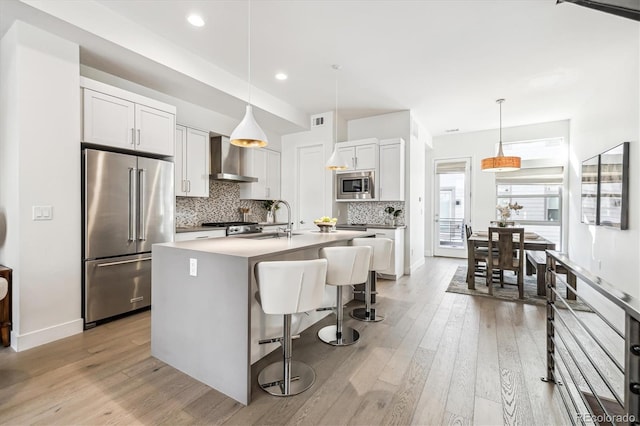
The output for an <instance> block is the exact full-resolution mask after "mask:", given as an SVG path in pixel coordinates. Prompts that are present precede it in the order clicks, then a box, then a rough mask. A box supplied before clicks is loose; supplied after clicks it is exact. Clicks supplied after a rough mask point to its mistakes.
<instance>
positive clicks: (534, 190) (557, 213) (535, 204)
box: [496, 138, 566, 250]
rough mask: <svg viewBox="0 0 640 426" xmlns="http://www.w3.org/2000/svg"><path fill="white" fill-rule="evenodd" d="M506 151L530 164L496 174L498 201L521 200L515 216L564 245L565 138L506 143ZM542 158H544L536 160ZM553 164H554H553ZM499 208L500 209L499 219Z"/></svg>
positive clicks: (512, 217)
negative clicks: (519, 208) (512, 170)
mask: <svg viewBox="0 0 640 426" xmlns="http://www.w3.org/2000/svg"><path fill="white" fill-rule="evenodd" d="M507 146H508V148H507ZM504 153H505V155H518V156H520V157H521V158H522V159H523V166H524V164H525V161H524V160H533V161H529V163H528V164H538V165H545V167H528V168H527V167H523V168H521V169H520V170H517V171H514V172H506V173H497V174H496V194H497V203H496V204H497V205H506V204H509V203H515V202H517V203H518V204H520V205H521V206H523V208H522V209H521V210H517V211H514V212H513V213H512V216H511V220H515V221H516V222H517V223H518V224H519V225H522V226H524V228H525V230H526V231H531V232H535V233H536V234H538V235H541V236H542V237H544V238H546V239H547V240H549V241H553V242H554V243H556V248H557V249H558V250H561V249H562V187H563V175H564V168H563V165H564V162H565V161H566V159H565V158H566V155H565V153H566V146H565V145H564V140H563V139H562V138H556V139H546V140H537V141H529V142H514V143H510V144H505V147H504ZM536 160H541V161H536ZM550 165H551V166H550ZM497 219H499V212H498V211H497V210H496V220H497Z"/></svg>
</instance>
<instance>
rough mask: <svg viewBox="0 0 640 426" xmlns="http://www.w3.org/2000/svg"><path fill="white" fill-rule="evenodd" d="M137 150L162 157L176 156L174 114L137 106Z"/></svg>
mask: <svg viewBox="0 0 640 426" xmlns="http://www.w3.org/2000/svg"><path fill="white" fill-rule="evenodd" d="M135 112H136V149H137V150H138V151H144V152H151V153H154V154H161V155H169V156H173V155H174V137H175V128H176V118H175V116H174V115H173V114H171V113H169V112H165V111H160V110H159V109H155V108H151V107H148V106H145V105H138V104H136V106H135Z"/></svg>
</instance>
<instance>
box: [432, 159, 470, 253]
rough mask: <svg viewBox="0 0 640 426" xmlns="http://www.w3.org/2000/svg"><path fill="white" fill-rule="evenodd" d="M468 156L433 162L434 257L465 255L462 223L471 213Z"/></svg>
mask: <svg viewBox="0 0 640 426" xmlns="http://www.w3.org/2000/svg"><path fill="white" fill-rule="evenodd" d="M470 167H471V160H470V159H469V158H453V159H447V160H436V161H435V167H434V171H435V176H434V179H433V182H434V191H433V193H434V194H435V197H434V198H435V199H434V207H435V208H434V229H433V231H434V232H433V235H434V236H435V238H434V240H435V247H434V250H433V253H434V255H436V256H447V257H461V258H464V257H466V256H467V246H466V241H465V231H464V225H465V224H469V222H470V220H469V218H470V213H471V185H470V175H471V173H470Z"/></svg>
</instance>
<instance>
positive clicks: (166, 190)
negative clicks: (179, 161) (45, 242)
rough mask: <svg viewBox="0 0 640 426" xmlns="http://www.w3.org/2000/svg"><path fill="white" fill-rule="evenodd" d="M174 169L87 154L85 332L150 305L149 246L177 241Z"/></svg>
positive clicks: (94, 152)
mask: <svg viewBox="0 0 640 426" xmlns="http://www.w3.org/2000/svg"><path fill="white" fill-rule="evenodd" d="M173 182H174V178H173V163H172V162H170V161H164V160H158V159H154V158H147V157H138V156H135V155H128V154H120V153H115V152H107V151H99V150H95V149H84V150H83V187H84V188H83V209H84V220H83V300H84V304H83V317H84V321H85V328H89V327H91V326H93V325H95V324H96V321H100V320H104V319H107V318H110V317H113V316H116V315H119V314H123V313H126V312H130V311H134V310H137V309H140V308H144V307H147V306H149V305H150V304H151V245H152V244H155V243H163V242H168V241H173V233H174V229H175V227H174V220H175V212H174V189H173Z"/></svg>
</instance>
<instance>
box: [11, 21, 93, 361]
mask: <svg viewBox="0 0 640 426" xmlns="http://www.w3.org/2000/svg"><path fill="white" fill-rule="evenodd" d="M2 54H3V61H2V62H3V65H2V69H3V71H5V70H7V71H8V72H7V73H4V72H3V74H2V88H3V89H6V88H7V87H10V88H11V89H10V90H8V91H5V90H3V93H2V98H3V101H2V105H3V109H2V136H3V139H2V142H1V143H2V147H3V148H2V152H3V156H2V158H1V159H0V169H1V170H2V171H1V173H2V196H1V200H0V203H2V209H3V210H4V211H5V212H6V226H7V238H6V239H5V241H4V244H3V245H2V247H1V249H0V262H1V263H3V264H6V265H7V266H9V267H11V268H13V269H14V275H13V278H14V282H13V292H14V295H15V299H14V303H13V309H14V312H13V318H14V325H13V331H12V347H13V348H14V349H15V350H24V349H28V348H30V347H33V346H37V345H40V344H43V343H46V342H49V341H52V340H56V339H59V338H62V337H66V336H69V335H71V334H75V333H79V332H81V331H82V319H81V318H80V312H81V309H80V271H81V264H80V257H81V254H80V219H81V218H80V161H79V160H80V109H79V100H80V89H79V47H78V45H76V44H74V43H70V42H68V41H66V40H63V39H61V38H58V37H56V36H52V35H51V34H48V33H45V32H43V31H41V30H39V29H37V28H35V27H32V26H30V25H28V24H25V23H22V22H19V21H17V22H15V23H14V25H13V26H12V28H11V29H10V30H9V31H8V32H7V34H6V35H5V37H4V39H3V42H2ZM43 71H46V72H43ZM35 205H50V206H52V207H53V220H51V221H37V222H36V221H33V220H31V217H32V206H35Z"/></svg>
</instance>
